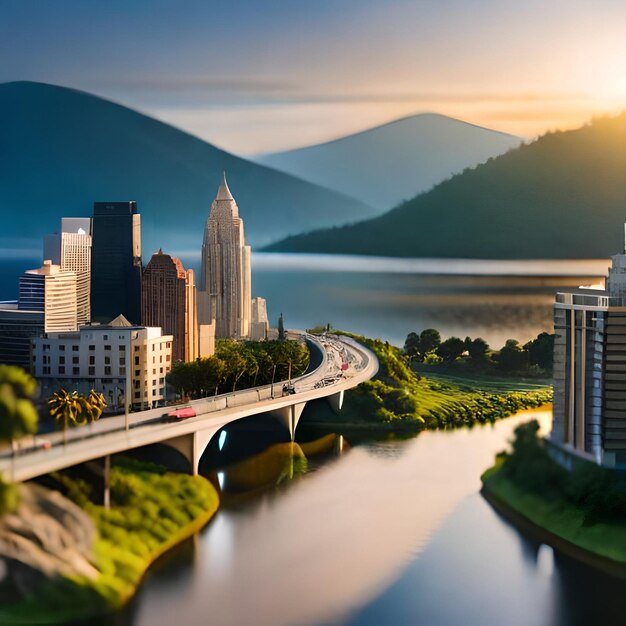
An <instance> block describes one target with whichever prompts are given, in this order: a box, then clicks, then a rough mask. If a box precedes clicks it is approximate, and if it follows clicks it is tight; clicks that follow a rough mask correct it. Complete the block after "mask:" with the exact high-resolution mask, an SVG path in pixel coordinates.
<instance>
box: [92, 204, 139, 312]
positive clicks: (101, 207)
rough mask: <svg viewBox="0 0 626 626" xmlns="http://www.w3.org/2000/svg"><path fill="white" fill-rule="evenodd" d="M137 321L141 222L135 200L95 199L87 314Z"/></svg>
mask: <svg viewBox="0 0 626 626" xmlns="http://www.w3.org/2000/svg"><path fill="white" fill-rule="evenodd" d="M120 314H121V315H123V316H124V317H126V318H127V319H128V320H130V321H131V322H132V323H133V324H139V322H140V320H141V221H140V215H139V213H137V203H136V202H96V203H94V207H93V222H92V251H91V317H92V320H94V321H96V322H106V321H107V320H110V319H113V318H114V317H117V316H118V315H120Z"/></svg>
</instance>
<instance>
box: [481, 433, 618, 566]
mask: <svg viewBox="0 0 626 626" xmlns="http://www.w3.org/2000/svg"><path fill="white" fill-rule="evenodd" d="M532 427H533V424H532V422H531V423H530V424H526V425H523V426H522V427H521V429H522V431H521V434H520V432H519V431H520V429H517V431H516V440H515V441H514V443H513V446H514V451H513V453H511V454H509V453H503V454H500V455H498V457H497V459H496V463H495V464H494V465H493V466H492V467H491V468H489V469H488V470H487V471H486V472H484V474H483V475H482V476H481V480H482V483H483V494H484V495H485V497H486V498H487V499H488V501H489V502H490V503H492V505H493V506H494V508H496V509H497V510H498V511H500V512H501V513H502V514H503V515H504V516H505V517H506V518H508V519H509V520H510V521H511V522H512V523H513V524H514V525H516V526H518V527H520V528H521V529H523V530H526V531H528V532H530V533H531V534H533V535H535V536H536V537H538V538H539V539H540V540H541V541H542V542H544V543H546V544H548V545H551V546H552V547H554V548H556V549H557V550H560V551H561V552H563V553H565V554H568V555H569V556H571V557H573V558H575V559H577V560H580V561H583V562H585V563H587V564H589V565H592V566H594V567H599V568H601V569H603V570H605V571H607V572H609V573H611V574H613V575H616V576H620V577H623V578H626V523H624V517H623V506H624V502H625V497H624V492H623V486H620V484H619V480H618V479H617V478H616V477H615V476H614V475H613V474H611V473H609V472H608V471H607V470H603V469H601V468H598V467H597V466H595V465H592V464H591V463H589V464H585V465H584V466H580V468H578V469H575V470H573V471H572V472H566V471H565V470H563V469H562V468H561V467H560V466H558V465H557V464H556V463H555V462H554V461H552V459H551V458H550V457H549V456H548V455H547V453H546V451H545V450H544V449H543V446H542V444H541V441H540V440H535V439H534V438H533V437H534V435H533V433H531V430H532ZM520 442H521V443H520Z"/></svg>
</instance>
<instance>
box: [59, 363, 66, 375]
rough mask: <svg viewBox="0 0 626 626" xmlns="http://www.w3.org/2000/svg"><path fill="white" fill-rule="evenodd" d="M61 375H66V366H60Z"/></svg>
mask: <svg viewBox="0 0 626 626" xmlns="http://www.w3.org/2000/svg"><path fill="white" fill-rule="evenodd" d="M59 374H65V365H59Z"/></svg>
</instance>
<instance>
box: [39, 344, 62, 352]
mask: <svg viewBox="0 0 626 626" xmlns="http://www.w3.org/2000/svg"><path fill="white" fill-rule="evenodd" d="M49 347H50V346H48V348H49ZM43 349H44V350H46V345H45V344H44V346H43ZM59 350H60V351H61V352H65V346H64V345H63V344H61V345H60V346H59Z"/></svg>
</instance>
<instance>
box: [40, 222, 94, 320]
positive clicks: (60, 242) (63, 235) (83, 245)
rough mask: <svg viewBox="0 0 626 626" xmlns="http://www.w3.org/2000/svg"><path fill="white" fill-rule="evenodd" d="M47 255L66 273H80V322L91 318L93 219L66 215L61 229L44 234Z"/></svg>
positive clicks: (78, 274)
mask: <svg viewBox="0 0 626 626" xmlns="http://www.w3.org/2000/svg"><path fill="white" fill-rule="evenodd" d="M43 258H44V259H50V260H51V261H52V263H53V264H54V265H58V266H59V267H60V268H61V271H62V272H76V299H77V305H76V306H77V319H78V324H79V325H80V324H88V323H89V321H90V320H91V297H90V293H91V218H90V217H64V218H62V219H61V230H60V232H58V233H54V234H53V235H46V236H45V237H44V246H43Z"/></svg>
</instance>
